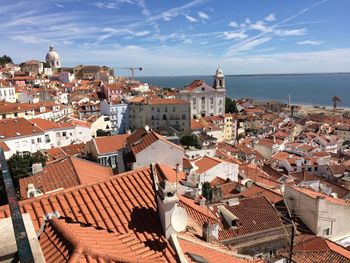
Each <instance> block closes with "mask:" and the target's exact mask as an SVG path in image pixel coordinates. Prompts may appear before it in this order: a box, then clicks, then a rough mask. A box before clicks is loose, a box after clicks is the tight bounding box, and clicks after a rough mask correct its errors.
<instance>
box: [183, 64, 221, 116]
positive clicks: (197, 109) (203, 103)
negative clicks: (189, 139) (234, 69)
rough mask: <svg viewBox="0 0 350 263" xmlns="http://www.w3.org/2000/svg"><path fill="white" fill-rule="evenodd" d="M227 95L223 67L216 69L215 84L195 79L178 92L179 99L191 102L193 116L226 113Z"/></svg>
mask: <svg viewBox="0 0 350 263" xmlns="http://www.w3.org/2000/svg"><path fill="white" fill-rule="evenodd" d="M225 96H226V88H225V76H224V73H223V71H222V70H221V69H217V70H216V74H215V76H214V85H213V86H209V85H208V84H206V83H205V82H204V81H203V80H195V81H193V82H192V83H191V84H190V85H189V86H187V87H185V88H184V89H182V90H180V91H179V92H178V94H177V97H178V98H179V99H182V100H185V101H187V102H189V103H190V104H191V117H192V118H199V117H205V116H214V115H224V114H225Z"/></svg>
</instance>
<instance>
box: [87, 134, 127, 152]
mask: <svg viewBox="0 0 350 263" xmlns="http://www.w3.org/2000/svg"><path fill="white" fill-rule="evenodd" d="M129 136H130V134H118V135H112V136H102V137H97V138H95V139H93V140H94V142H95V144H96V147H97V151H98V153H99V154H108V153H114V152H117V151H119V150H121V149H123V148H124V147H126V141H127V139H128V137H129Z"/></svg>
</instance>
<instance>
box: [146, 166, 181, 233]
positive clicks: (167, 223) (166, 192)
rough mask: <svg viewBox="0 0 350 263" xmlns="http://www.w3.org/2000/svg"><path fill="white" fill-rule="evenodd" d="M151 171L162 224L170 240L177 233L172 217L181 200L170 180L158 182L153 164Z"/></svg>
mask: <svg viewBox="0 0 350 263" xmlns="http://www.w3.org/2000/svg"><path fill="white" fill-rule="evenodd" d="M151 171H152V174H153V179H154V186H155V190H156V195H157V204H158V214H159V218H160V222H161V224H162V228H163V232H164V236H165V238H166V239H169V238H170V236H171V235H172V234H175V233H176V231H175V230H174V228H173V227H172V226H171V215H172V213H173V212H174V210H175V208H176V207H177V206H178V203H179V199H178V198H177V195H176V186H175V184H173V183H170V182H169V181H168V180H163V181H161V182H159V181H158V176H157V173H156V168H155V165H154V164H151Z"/></svg>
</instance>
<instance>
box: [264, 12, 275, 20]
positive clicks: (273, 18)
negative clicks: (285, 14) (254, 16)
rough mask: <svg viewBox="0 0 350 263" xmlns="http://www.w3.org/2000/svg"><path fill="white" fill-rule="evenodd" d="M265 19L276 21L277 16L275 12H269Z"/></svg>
mask: <svg viewBox="0 0 350 263" xmlns="http://www.w3.org/2000/svg"><path fill="white" fill-rule="evenodd" d="M265 20H266V21H269V22H272V21H276V16H275V14H269V15H268V16H267V17H265Z"/></svg>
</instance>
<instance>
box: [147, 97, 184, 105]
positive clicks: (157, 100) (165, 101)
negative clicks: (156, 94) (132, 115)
mask: <svg viewBox="0 0 350 263" xmlns="http://www.w3.org/2000/svg"><path fill="white" fill-rule="evenodd" d="M148 103H149V104H150V105H161V104H188V102H187V101H184V100H180V99H162V98H154V99H150V100H148Z"/></svg>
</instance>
